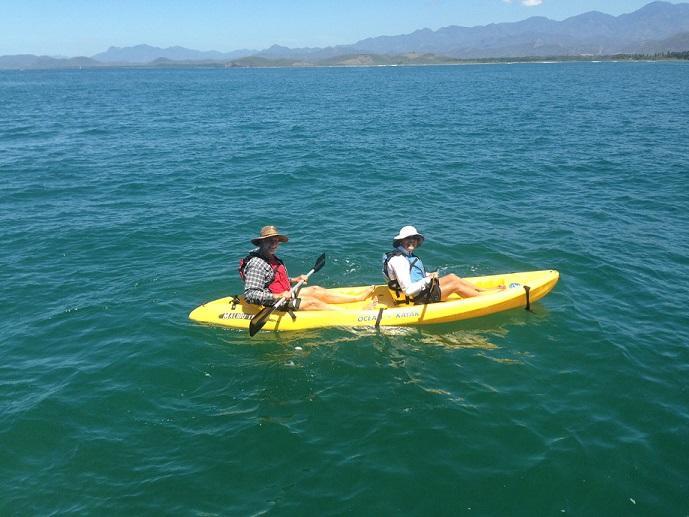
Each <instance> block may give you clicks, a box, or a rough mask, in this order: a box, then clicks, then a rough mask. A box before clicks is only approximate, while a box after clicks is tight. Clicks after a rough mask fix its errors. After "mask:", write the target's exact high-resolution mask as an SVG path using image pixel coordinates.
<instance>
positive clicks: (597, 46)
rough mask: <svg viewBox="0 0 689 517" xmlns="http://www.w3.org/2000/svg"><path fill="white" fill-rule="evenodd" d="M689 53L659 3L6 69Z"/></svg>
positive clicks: (145, 48) (677, 12) (6, 61)
mask: <svg viewBox="0 0 689 517" xmlns="http://www.w3.org/2000/svg"><path fill="white" fill-rule="evenodd" d="M686 51H689V3H681V4H671V3H668V2H653V3H650V4H648V5H646V6H645V7H642V8H641V9H639V10H637V11H635V12H633V13H629V14H623V15H620V16H611V15H608V14H603V13H600V12H597V11H592V12H588V13H584V14H581V15H578V16H573V17H571V18H567V19H566V20H563V21H554V20H550V19H548V18H543V17H532V18H528V19H526V20H522V21H520V22H514V23H492V24H490V25H485V26H477V27H458V26H449V27H443V28H441V29H438V30H435V31H433V30H430V29H421V30H418V31H415V32H413V33H411V34H406V35H399V36H379V37H376V38H368V39H364V40H361V41H358V42H357V43H354V44H351V45H338V46H334V47H327V48H295V49H291V48H287V47H282V46H279V45H273V46H272V47H270V48H268V49H265V50H262V51H252V50H235V51H232V52H224V53H223V52H217V51H214V50H211V51H199V50H192V49H187V48H183V47H169V48H165V49H163V48H158V47H152V46H150V45H137V46H134V47H123V48H120V47H110V48H109V49H108V50H107V51H105V52H102V53H100V54H96V55H95V56H92V57H91V58H86V57H76V58H68V59H58V58H50V57H47V56H34V55H27V54H25V55H16V56H2V57H0V69H12V68H14V69H22V68H78V67H97V66H153V67H174V66H197V67H199V66H210V67H245V66H255V67H265V66H353V65H372V66H373V65H395V64H402V65H403V64H435V63H453V62H460V61H467V60H469V61H475V60H484V61H485V60H489V61H492V60H495V59H498V60H502V59H508V60H509V59H514V60H517V59H525V60H530V59H532V58H539V57H540V58H551V57H558V58H569V57H572V58H576V57H577V56H600V57H603V56H613V55H621V54H627V55H642V54H646V55H648V54H650V55H653V54H667V53H668V52H673V53H675V54H674V56H673V57H675V58H680V57H679V56H683V55H684V53H685V52H686Z"/></svg>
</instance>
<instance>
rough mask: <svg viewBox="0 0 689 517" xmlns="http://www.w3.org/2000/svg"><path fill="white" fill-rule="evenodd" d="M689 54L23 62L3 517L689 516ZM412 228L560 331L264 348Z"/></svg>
mask: <svg viewBox="0 0 689 517" xmlns="http://www.w3.org/2000/svg"><path fill="white" fill-rule="evenodd" d="M688 98H689V64H687V63H563V64H557V63H555V64H513V65H507V64H505V65H476V66H446V67H444V66H437V67H388V68H331V69H328V68H319V69H288V70H285V69H229V70H97V71H95V70H83V71H46V72H41V71H14V72H0V175H1V177H2V184H1V186H0V225H1V228H2V246H0V265H1V268H0V294H2V300H3V308H2V318H1V319H0V443H1V444H2V447H1V448H0V514H3V515H51V514H64V513H78V514H96V513H106V514H125V513H131V514H171V515H259V514H269V515H340V514H352V515H361V514H364V515H400V514H404V515H525V516H533V515H562V514H565V515H676V516H686V515H689V311H688V310H687V305H688V304H689V295H688V294H687V293H689V281H688V280H687V274H686V273H687V266H689V258H688V257H689V244H688V239H687V231H688V229H689V188H688V187H689V154H688V151H687V150H688V149H689V145H688V144H689V102H687V99H688ZM265 224H274V225H277V226H278V227H279V228H280V229H281V230H282V231H284V232H285V233H287V234H288V235H289V236H290V242H289V243H288V244H286V245H284V246H283V247H282V248H281V256H282V258H283V259H284V260H285V261H286V263H287V266H288V268H289V270H290V272H291V274H293V275H296V274H298V273H302V272H306V271H307V270H308V269H309V268H310V267H311V265H312V264H313V262H314V260H315V258H316V257H317V256H318V255H319V254H320V253H322V252H325V253H326V254H327V256H328V262H327V264H326V266H325V267H324V268H323V269H322V270H321V271H320V272H319V273H317V274H316V275H314V277H313V278H312V283H315V284H318V285H323V286H326V287H332V286H340V285H362V284H368V283H375V282H380V281H381V276H380V272H379V260H380V255H381V254H382V253H383V252H384V251H386V250H387V249H388V246H389V244H390V240H391V238H392V236H393V235H395V233H396V232H397V230H398V229H399V228H400V227H401V226H403V225H406V224H413V225H415V226H417V227H418V228H419V230H420V231H421V232H423V233H424V234H425V235H426V242H425V244H424V246H423V248H422V249H421V250H420V251H422V252H423V253H422V257H423V259H424V262H425V263H426V264H428V265H429V266H430V267H431V268H432V269H436V268H439V269H440V271H441V272H443V273H446V272H455V273H457V274H459V275H462V276H470V275H480V274H491V273H500V272H507V271H523V270H530V269H549V268H554V269H558V270H559V271H560V273H561V275H562V276H561V280H560V283H559V284H558V285H557V287H556V288H555V290H554V291H553V292H552V293H551V294H550V295H549V296H548V297H546V298H544V299H543V300H542V301H540V302H538V303H537V304H535V306H534V308H533V312H531V313H529V312H526V311H523V310H517V311H511V312H508V313H503V314H499V315H495V316H491V317H488V318H484V319H479V320H473V321H468V322H463V323H457V324H452V325H441V326H437V327H422V328H391V329H383V330H380V331H375V330H364V329H341V328H332V329H324V330H318V331H309V332H299V333H272V332H263V333H259V334H258V335H257V336H256V337H255V338H249V336H248V335H247V333H245V332H238V331H232V330H224V329H218V328H211V327H204V326H198V325H195V324H193V323H191V322H190V321H188V319H187V315H188V313H189V312H190V311H191V310H192V309H193V308H194V307H196V306H197V305H199V304H201V303H202V302H205V301H208V300H211V299H214V298H219V297H221V296H226V295H228V294H232V293H237V292H239V291H240V289H241V284H240V281H239V278H238V276H237V274H236V267H237V261H238V259H239V258H240V257H242V256H243V255H244V254H245V253H246V252H247V251H248V250H249V249H250V247H251V245H250V244H249V240H250V239H251V238H252V237H254V236H255V235H257V232H258V229H259V228H260V227H261V226H263V225H265Z"/></svg>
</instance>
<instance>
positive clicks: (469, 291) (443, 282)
mask: <svg viewBox="0 0 689 517" xmlns="http://www.w3.org/2000/svg"><path fill="white" fill-rule="evenodd" d="M440 293H441V300H442V301H445V300H447V298H448V297H449V296H450V295H451V294H458V295H459V296H461V297H462V298H471V297H472V296H478V295H479V294H480V292H479V289H478V287H476V286H475V285H474V284H472V283H471V282H468V281H467V280H463V279H461V278H459V277H458V276H457V275H455V274H453V273H450V274H449V275H445V276H443V277H441V278H440Z"/></svg>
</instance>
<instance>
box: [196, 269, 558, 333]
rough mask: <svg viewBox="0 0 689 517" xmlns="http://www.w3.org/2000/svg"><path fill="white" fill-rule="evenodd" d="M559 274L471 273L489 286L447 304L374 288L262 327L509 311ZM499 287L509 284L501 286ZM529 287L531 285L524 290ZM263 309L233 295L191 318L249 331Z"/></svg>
mask: <svg viewBox="0 0 689 517" xmlns="http://www.w3.org/2000/svg"><path fill="white" fill-rule="evenodd" d="M559 277H560V275H559V273H558V272H557V271H555V270H552V269H550V270H541V271H527V272H522V273H507V274H502V275H489V276H481V277H467V278H466V280H468V281H470V282H471V283H473V284H474V285H476V286H478V287H479V288H481V289H487V291H485V292H482V293H481V295H479V296H475V297H473V298H460V297H458V296H455V295H453V296H451V297H450V299H448V300H447V301H444V302H438V303H432V304H427V305H413V304H407V303H404V301H403V300H398V299H396V297H395V294H394V292H392V291H390V289H388V287H387V286H385V285H379V286H376V288H375V291H374V296H376V297H377V299H378V303H377V304H375V305H373V302H372V301H371V300H365V301H363V302H354V303H347V304H339V305H337V307H338V310H327V311H296V312H294V316H295V318H294V319H293V318H292V316H291V315H290V314H288V313H286V312H282V311H279V310H276V311H274V312H273V314H272V315H271V316H270V318H269V319H268V321H267V322H266V324H265V326H264V327H263V330H264V331H270V330H280V331H289V330H304V329H313V328H321V327H377V326H381V327H383V326H396V327H397V326H407V325H432V324H436V323H447V322H452V321H459V320H466V319H472V318H480V317H482V316H488V315H490V314H495V313H498V312H503V311H507V310H511V309H517V308H525V307H526V305H527V291H528V303H533V302H535V301H538V300H540V299H541V298H543V297H544V296H545V295H547V294H548V293H549V292H550V291H551V290H552V289H553V287H555V284H557V281H558V279H559ZM499 286H505V288H504V289H501V288H500V287H499ZM525 287H527V288H528V289H526V288H525ZM368 289H370V286H360V287H341V288H335V289H331V291H333V292H337V293H347V294H354V295H356V294H363V293H364V292H366V291H367V290H368ZM261 309H262V307H261V306H258V305H252V304H249V303H245V302H244V301H243V300H242V301H240V303H233V297H225V298H220V299H218V300H213V301H210V302H207V303H205V304H203V305H201V306H199V307H197V308H196V309H194V310H193V311H192V312H191V314H189V318H190V319H191V320H193V321H196V322H198V323H203V324H209V325H217V326H221V327H229V328H235V329H244V330H248V328H249V322H250V321H251V318H253V316H254V315H255V314H256V313H258V312H259V311H260V310H261Z"/></svg>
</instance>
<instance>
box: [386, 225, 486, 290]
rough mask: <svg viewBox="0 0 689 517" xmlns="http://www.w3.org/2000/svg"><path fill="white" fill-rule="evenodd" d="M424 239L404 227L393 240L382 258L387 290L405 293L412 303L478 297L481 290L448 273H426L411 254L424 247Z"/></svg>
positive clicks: (419, 262) (421, 263)
mask: <svg viewBox="0 0 689 517" xmlns="http://www.w3.org/2000/svg"><path fill="white" fill-rule="evenodd" d="M423 241H424V236H423V235H421V234H420V233H419V232H418V231H417V230H416V228H414V227H413V226H405V227H403V228H402V229H400V231H399V233H398V234H397V235H395V237H393V239H392V247H393V248H394V249H393V250H392V251H389V252H387V253H385V254H384V255H383V275H385V278H386V279H387V280H388V287H390V289H393V290H395V291H396V292H397V293H398V295H399V294H401V293H404V294H405V295H406V296H407V297H408V298H410V299H411V300H413V301H414V303H415V304H424V303H435V302H439V301H445V300H447V298H448V297H449V296H450V295H451V294H458V295H459V296H461V297H463V298H468V297H471V296H478V295H479V294H480V292H481V289H479V288H478V287H476V286H475V285H474V284H472V283H471V282H468V281H467V280H464V279H462V278H460V277H458V276H457V275H455V274H453V273H450V274H449V275H445V276H442V277H439V276H438V273H437V272H433V273H428V272H426V268H425V267H424V265H423V262H421V259H420V258H419V257H417V256H416V255H415V254H414V251H415V250H416V249H417V248H418V247H419V246H421V245H422V244H423Z"/></svg>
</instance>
